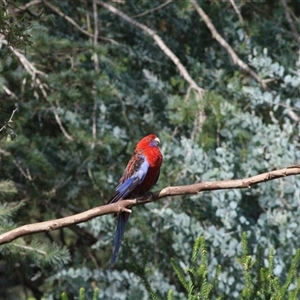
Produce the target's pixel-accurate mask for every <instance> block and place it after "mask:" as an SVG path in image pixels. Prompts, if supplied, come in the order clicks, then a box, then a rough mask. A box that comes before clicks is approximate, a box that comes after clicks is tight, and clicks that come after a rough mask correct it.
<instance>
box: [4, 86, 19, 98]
mask: <svg viewBox="0 0 300 300" xmlns="http://www.w3.org/2000/svg"><path fill="white" fill-rule="evenodd" d="M2 88H3V90H4V92H5V93H6V94H7V95H8V96H10V97H12V98H13V99H18V97H17V96H16V94H15V93H14V92H13V91H11V90H10V89H9V88H8V87H7V86H6V85H4V84H3V85H2Z"/></svg>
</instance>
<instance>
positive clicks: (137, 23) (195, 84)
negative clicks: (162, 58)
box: [95, 0, 205, 97]
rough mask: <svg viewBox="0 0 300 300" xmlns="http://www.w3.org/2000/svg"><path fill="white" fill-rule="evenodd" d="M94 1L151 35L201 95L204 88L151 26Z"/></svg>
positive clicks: (103, 3) (105, 4)
mask: <svg viewBox="0 0 300 300" xmlns="http://www.w3.org/2000/svg"><path fill="white" fill-rule="evenodd" d="M95 2H96V3H97V4H98V5H101V6H102V7H105V8H106V9H107V10H109V11H110V12H112V13H113V14H115V15H117V16H119V17H121V18H122V19H123V20H125V21H126V22H128V23H130V24H131V25H133V26H135V27H138V28H139V29H141V30H143V31H144V32H145V33H147V34H148V35H149V36H151V37H152V38H153V39H154V41H155V42H156V44H157V45H158V46H159V47H160V49H161V50H162V51H163V52H164V53H165V54H166V55H167V56H168V57H169V58H170V59H171V60H172V61H173V63H174V64H175V65H176V67H177V68H178V70H179V72H180V74H181V76H182V77H183V78H184V79H185V80H186V81H187V82H188V83H189V84H190V85H191V87H192V88H193V89H195V90H196V91H197V92H198V93H199V96H200V97H202V96H203V94H204V92H205V90H204V89H202V88H201V87H199V86H198V84H197V83H196V82H195V81H194V79H193V78H192V77H191V76H190V74H189V72H188V71H187V69H186V68H185V66H184V65H183V64H182V63H181V61H180V59H179V58H178V57H177V56H176V55H175V54H174V52H172V50H171V49H170V48H169V47H168V46H167V45H166V44H165V43H164V41H163V40H162V39H161V37H160V36H159V35H158V34H157V33H156V32H155V31H154V30H152V29H151V28H149V27H147V26H146V25H144V24H142V23H139V22H138V21H136V20H133V19H132V18H130V17H129V16H128V15H126V14H125V13H123V12H122V11H120V10H118V9H117V8H115V7H114V6H112V5H110V4H108V3H105V2H102V1H100V0H95Z"/></svg>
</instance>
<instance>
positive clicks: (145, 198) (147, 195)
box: [135, 192, 153, 203]
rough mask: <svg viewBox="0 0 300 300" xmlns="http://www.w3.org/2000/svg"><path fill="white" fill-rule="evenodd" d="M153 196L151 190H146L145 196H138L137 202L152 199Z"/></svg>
mask: <svg viewBox="0 0 300 300" xmlns="http://www.w3.org/2000/svg"><path fill="white" fill-rule="evenodd" d="M152 197H153V193H151V192H146V193H145V194H143V196H141V197H138V198H136V199H135V200H136V202H137V203H145V202H147V201H150V200H151V199H152Z"/></svg>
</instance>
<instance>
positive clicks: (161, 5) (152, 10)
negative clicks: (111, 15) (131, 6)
mask: <svg viewBox="0 0 300 300" xmlns="http://www.w3.org/2000/svg"><path fill="white" fill-rule="evenodd" d="M172 1H173V0H167V1H166V2H164V3H162V4H160V5H159V6H156V7H154V8H152V9H149V10H146V11H144V12H143V13H141V14H138V15H135V16H132V18H134V19H137V18H140V17H143V16H146V15H148V14H150V13H153V12H154V11H157V10H160V9H162V8H163V7H165V6H167V5H168V4H170V3H171V2H172Z"/></svg>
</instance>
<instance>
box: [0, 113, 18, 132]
mask: <svg viewBox="0 0 300 300" xmlns="http://www.w3.org/2000/svg"><path fill="white" fill-rule="evenodd" d="M17 110H18V109H17V108H15V109H14V110H13V112H12V113H11V116H10V118H9V120H8V121H7V122H5V124H4V125H3V126H2V127H1V128H0V132H1V131H2V130H3V129H4V128H5V127H6V126H7V125H8V124H10V123H12V122H13V120H12V119H13V117H14V114H15V112H16V111H17Z"/></svg>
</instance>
